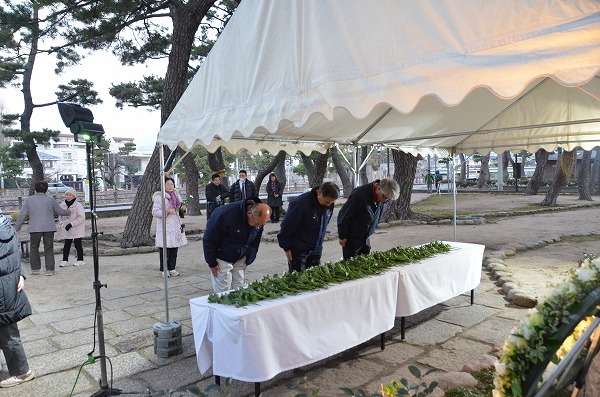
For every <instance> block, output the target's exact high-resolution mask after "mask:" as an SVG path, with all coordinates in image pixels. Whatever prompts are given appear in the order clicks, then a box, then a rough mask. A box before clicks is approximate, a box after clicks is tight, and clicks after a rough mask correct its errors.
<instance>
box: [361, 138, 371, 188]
mask: <svg viewBox="0 0 600 397" xmlns="http://www.w3.org/2000/svg"><path fill="white" fill-rule="evenodd" d="M368 154H369V147H368V146H363V147H361V149H360V162H359V164H358V166H359V167H360V165H361V164H362V163H363V161H365V159H366V158H367V156H368ZM358 176H359V179H360V183H359V186H362V185H366V184H367V183H369V177H368V176H367V166H366V164H365V166H364V167H362V168H361V169H360V171H359V173H358Z"/></svg>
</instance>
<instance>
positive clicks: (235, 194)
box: [229, 170, 258, 203]
mask: <svg viewBox="0 0 600 397" xmlns="http://www.w3.org/2000/svg"><path fill="white" fill-rule="evenodd" d="M238 176H239V179H238V180H237V181H235V182H234V183H233V184H232V185H231V188H230V189H229V201H230V202H232V203H233V202H235V201H241V200H244V199H245V198H248V197H258V190H256V186H254V183H253V182H251V181H249V180H248V179H247V177H248V173H247V172H246V170H240V172H239V174H238Z"/></svg>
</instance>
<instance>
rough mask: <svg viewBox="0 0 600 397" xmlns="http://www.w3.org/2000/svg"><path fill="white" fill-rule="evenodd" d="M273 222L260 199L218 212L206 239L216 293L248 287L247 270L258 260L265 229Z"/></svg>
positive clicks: (206, 234)
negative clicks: (268, 223) (257, 255)
mask: <svg viewBox="0 0 600 397" xmlns="http://www.w3.org/2000/svg"><path fill="white" fill-rule="evenodd" d="M270 218H271V209H270V208H269V206H268V205H266V204H262V203H261V202H260V200H259V199H258V197H248V198H246V199H244V200H242V201H240V202H237V203H231V204H227V205H224V206H222V207H219V208H217V209H216V210H215V212H214V213H213V216H212V217H211V218H210V220H209V221H208V223H207V224H206V231H205V232H204V237H203V238H202V246H203V248H204V260H205V261H206V263H207V264H208V267H209V268H210V271H211V273H212V276H211V279H212V285H213V289H214V290H215V292H225V291H229V290H230V289H236V288H238V287H244V286H245V285H246V281H245V271H246V266H248V265H250V264H251V263H252V262H254V260H255V259H256V254H257V252H258V246H259V245H260V238H261V236H262V233H263V226H264V225H265V223H267V222H268V221H269V219H270Z"/></svg>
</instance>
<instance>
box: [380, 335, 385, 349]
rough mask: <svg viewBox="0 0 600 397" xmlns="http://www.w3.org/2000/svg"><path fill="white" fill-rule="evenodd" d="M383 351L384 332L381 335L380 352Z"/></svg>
mask: <svg viewBox="0 0 600 397" xmlns="http://www.w3.org/2000/svg"><path fill="white" fill-rule="evenodd" d="M383 349H385V332H382V333H381V350H383Z"/></svg>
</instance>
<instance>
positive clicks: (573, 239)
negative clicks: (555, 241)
mask: <svg viewBox="0 0 600 397" xmlns="http://www.w3.org/2000/svg"><path fill="white" fill-rule="evenodd" d="M590 241H600V234H590V235H588V236H567V237H563V238H561V242H568V243H588V242H590ZM598 254H600V252H599V253H598Z"/></svg>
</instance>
